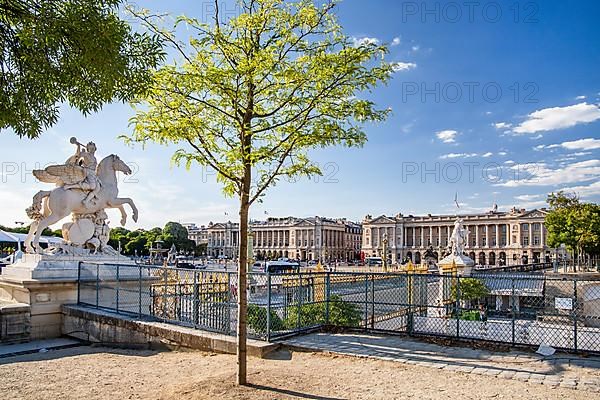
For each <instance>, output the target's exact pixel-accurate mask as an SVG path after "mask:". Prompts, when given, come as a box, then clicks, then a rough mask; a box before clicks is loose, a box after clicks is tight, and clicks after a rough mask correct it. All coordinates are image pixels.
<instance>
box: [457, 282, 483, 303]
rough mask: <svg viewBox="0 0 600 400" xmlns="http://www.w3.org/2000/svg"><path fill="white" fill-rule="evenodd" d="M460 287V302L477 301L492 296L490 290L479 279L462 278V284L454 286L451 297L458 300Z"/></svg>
mask: <svg viewBox="0 0 600 400" xmlns="http://www.w3.org/2000/svg"><path fill="white" fill-rule="evenodd" d="M459 287H460V299H459V300H467V301H471V300H477V299H481V298H483V297H486V296H488V295H489V294H490V291H489V289H488V288H487V286H485V284H484V283H483V282H482V281H481V280H479V279H477V278H460V282H459V284H458V286H457V284H456V283H453V284H452V287H451V289H450V290H451V291H450V293H451V296H452V298H453V299H456V298H457V295H458V293H457V290H459Z"/></svg>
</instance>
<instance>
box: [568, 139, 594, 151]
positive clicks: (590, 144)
mask: <svg viewBox="0 0 600 400" xmlns="http://www.w3.org/2000/svg"><path fill="white" fill-rule="evenodd" d="M561 146H562V147H564V148H565V149H569V150H592V149H600V139H592V138H587V139H579V140H573V141H572V142H562V143H561Z"/></svg>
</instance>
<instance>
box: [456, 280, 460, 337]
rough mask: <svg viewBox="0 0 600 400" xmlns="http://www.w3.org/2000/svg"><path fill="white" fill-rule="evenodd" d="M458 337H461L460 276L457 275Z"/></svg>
mask: <svg viewBox="0 0 600 400" xmlns="http://www.w3.org/2000/svg"><path fill="white" fill-rule="evenodd" d="M455 309H456V338H457V339H458V338H460V276H458V275H456V306H455Z"/></svg>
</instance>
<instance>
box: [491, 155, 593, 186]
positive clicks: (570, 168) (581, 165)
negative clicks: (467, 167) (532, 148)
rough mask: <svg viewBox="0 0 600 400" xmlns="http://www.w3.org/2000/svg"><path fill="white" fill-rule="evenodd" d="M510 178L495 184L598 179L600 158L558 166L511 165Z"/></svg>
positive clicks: (538, 183)
mask: <svg viewBox="0 0 600 400" xmlns="http://www.w3.org/2000/svg"><path fill="white" fill-rule="evenodd" d="M511 170H512V179H509V180H507V181H506V182H503V183H498V184H496V185H495V186H504V187H519V186H556V185H563V184H569V183H578V182H585V181H589V180H599V179H600V160H586V161H580V162H576V163H572V164H568V165H564V166H560V167H558V168H554V169H553V168H550V167H549V166H548V165H547V164H545V163H530V164H519V165H513V166H512V167H511Z"/></svg>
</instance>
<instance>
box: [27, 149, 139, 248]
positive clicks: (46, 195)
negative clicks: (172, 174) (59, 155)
mask: <svg viewBox="0 0 600 400" xmlns="http://www.w3.org/2000/svg"><path fill="white" fill-rule="evenodd" d="M70 142H71V144H74V145H76V146H77V149H76V151H75V154H73V155H72V156H71V157H69V158H68V159H67V160H66V162H65V163H64V164H61V165H50V166H48V167H46V168H45V169H43V170H34V171H33V175H34V176H35V177H36V178H38V179H39V180H40V181H41V182H45V183H54V184H55V185H56V188H54V189H53V190H41V191H39V192H38V193H36V195H35V196H33V204H32V205H31V206H30V207H29V208H27V210H26V212H27V215H28V216H29V217H30V218H31V219H32V220H33V222H32V224H31V227H30V229H29V234H28V235H27V238H26V239H25V248H26V251H27V252H28V253H34V252H35V253H42V248H41V247H40V245H39V240H40V235H41V233H42V231H43V230H44V229H45V228H47V227H48V226H50V225H52V224H55V223H57V222H58V221H60V220H62V219H63V218H65V217H67V216H68V215H69V214H71V215H72V222H68V223H65V224H64V225H63V226H62V234H63V239H64V244H62V245H58V246H56V247H55V248H53V249H50V250H49V252H50V253H52V254H56V253H58V254H73V255H86V254H98V253H100V254H116V250H114V249H112V247H110V246H109V245H108V236H109V231H110V229H109V227H108V222H107V218H108V216H107V215H106V212H105V209H107V208H117V209H118V210H119V211H120V213H121V221H120V222H121V225H125V223H126V221H127V213H126V212H125V208H124V207H123V205H124V204H128V205H129V207H131V209H132V211H133V215H132V218H133V220H134V221H137V219H138V210H137V208H136V206H135V204H134V203H133V200H131V199H130V198H126V197H123V198H120V197H118V194H119V189H118V187H117V172H123V173H124V174H126V175H129V174H131V169H130V168H129V167H128V166H127V164H125V163H124V162H123V161H122V160H121V159H120V158H119V157H118V156H116V155H114V154H111V155H109V156H107V157H105V158H104V159H102V160H101V161H100V162H98V161H97V160H96V154H95V153H96V145H95V144H94V143H93V142H89V143H88V144H87V145H83V144H81V143H79V142H78V141H77V139H76V138H71V140H70Z"/></svg>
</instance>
